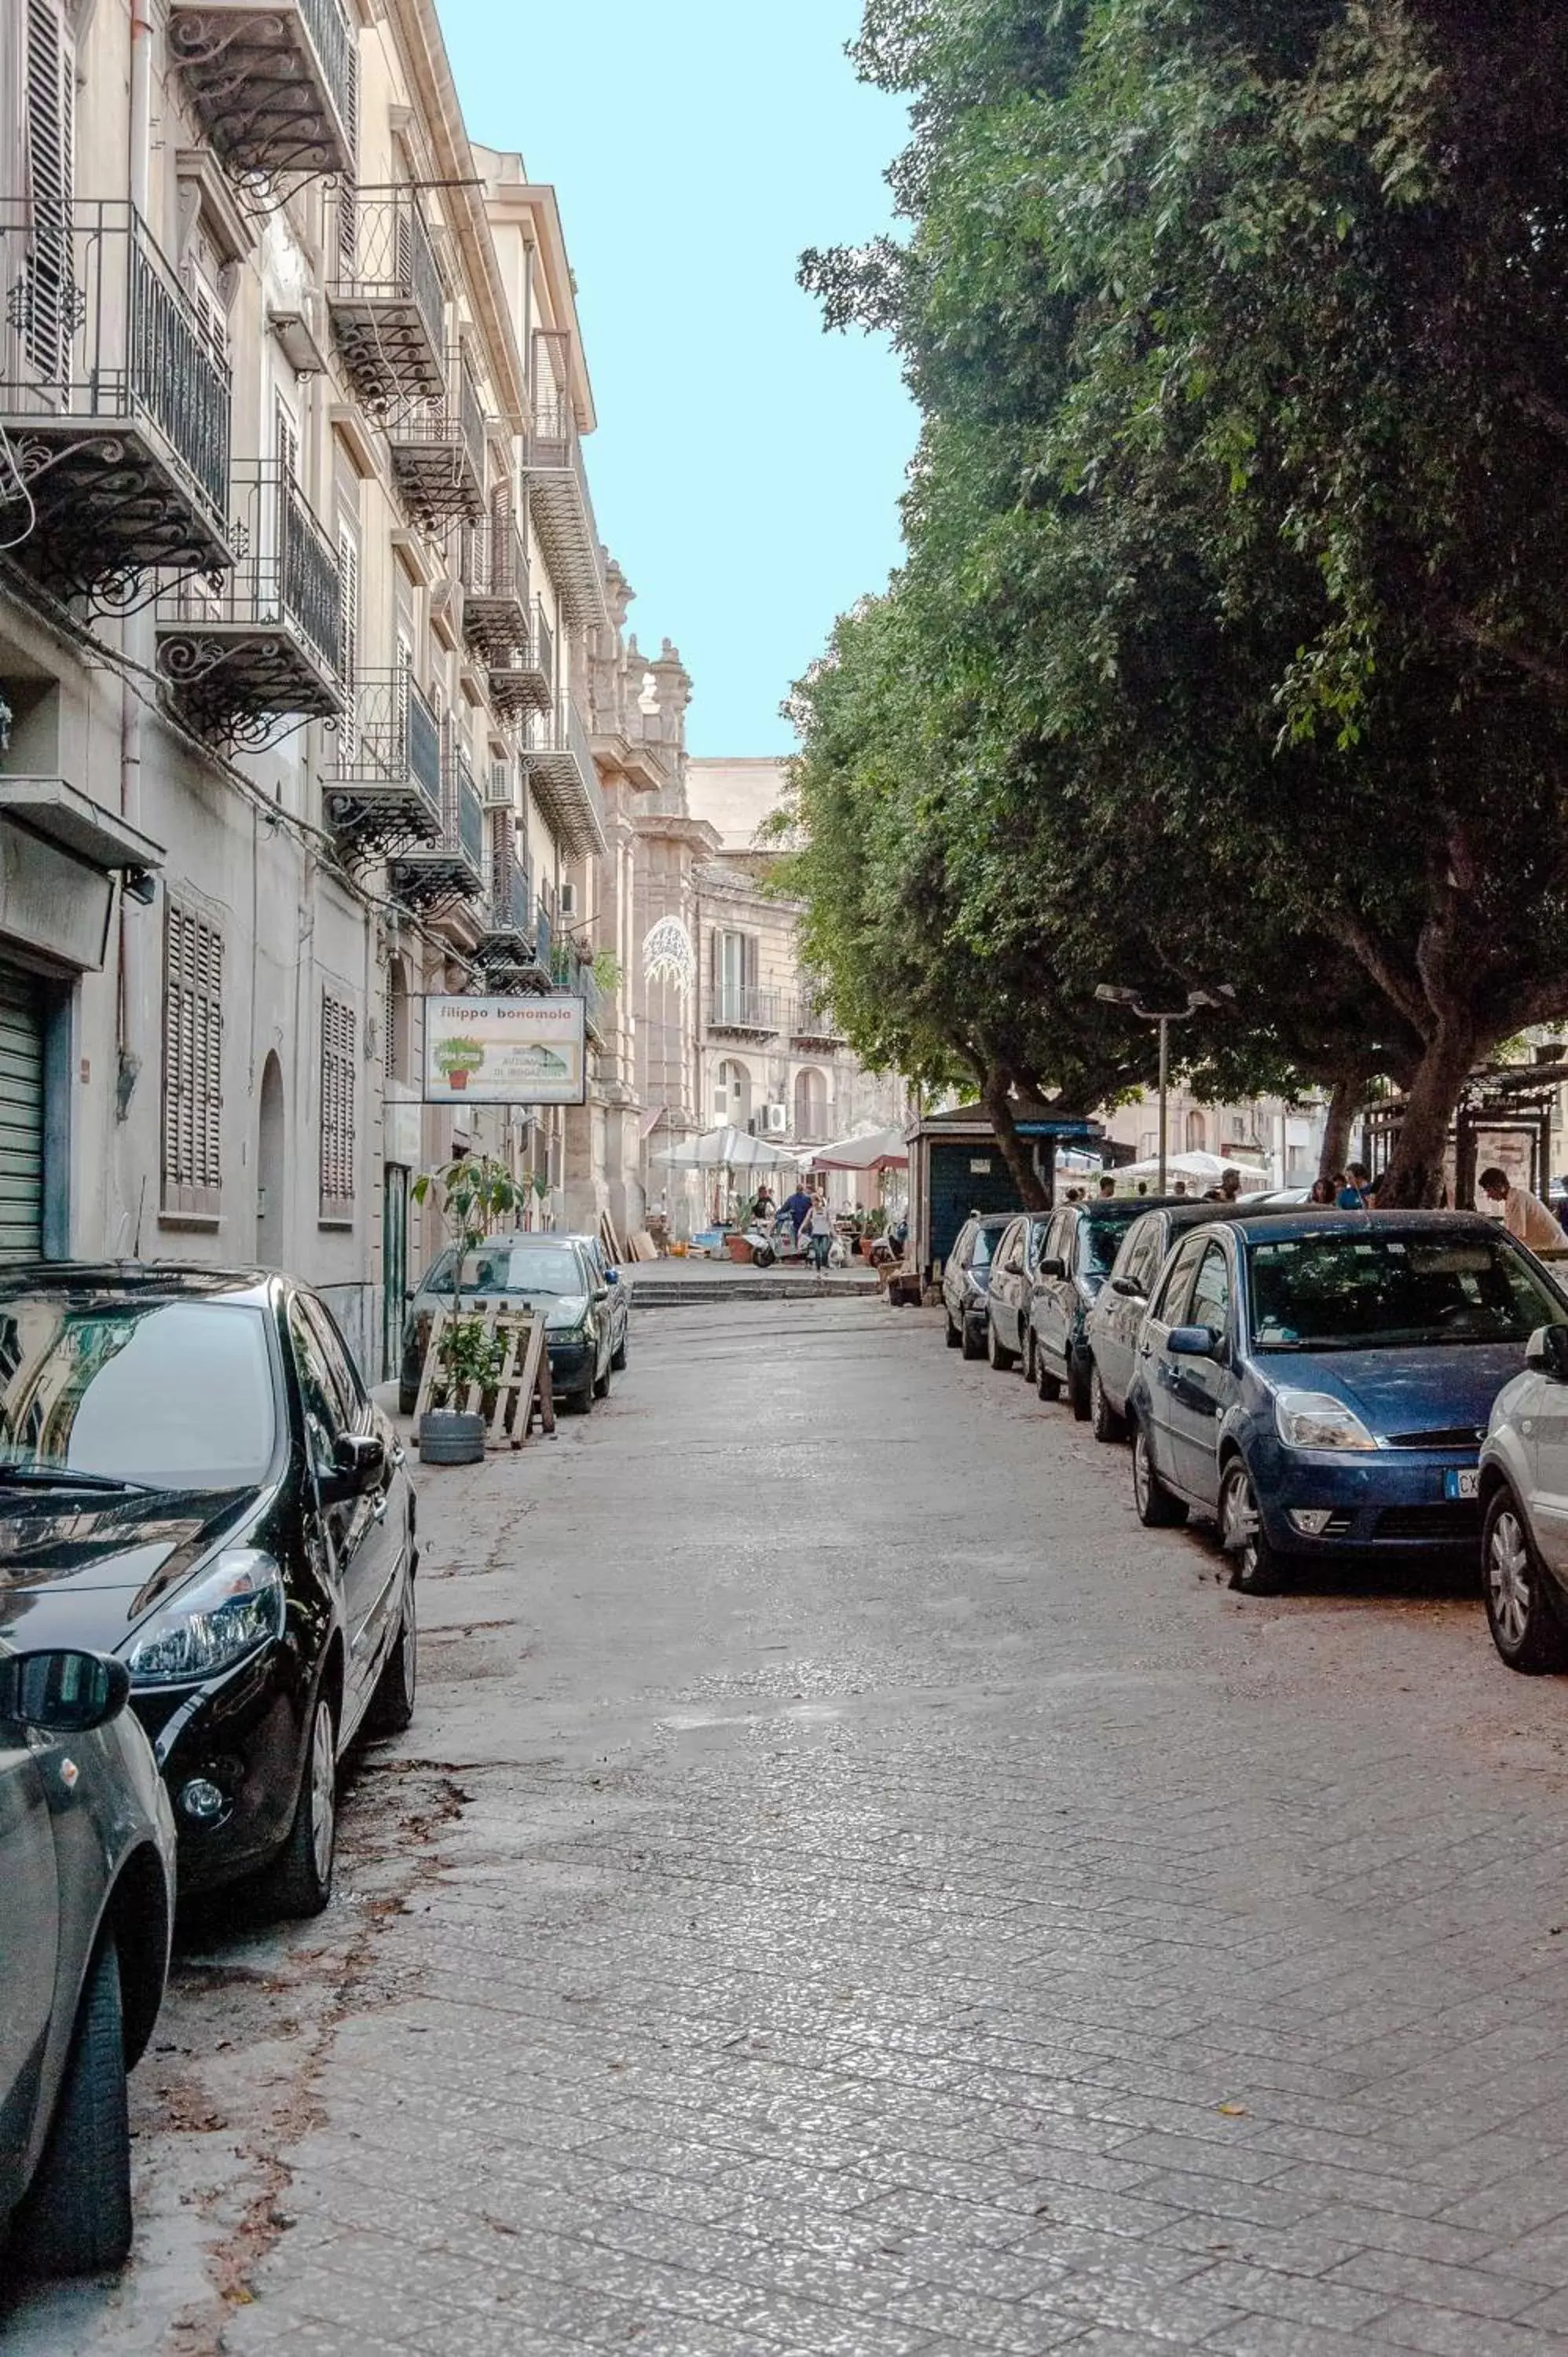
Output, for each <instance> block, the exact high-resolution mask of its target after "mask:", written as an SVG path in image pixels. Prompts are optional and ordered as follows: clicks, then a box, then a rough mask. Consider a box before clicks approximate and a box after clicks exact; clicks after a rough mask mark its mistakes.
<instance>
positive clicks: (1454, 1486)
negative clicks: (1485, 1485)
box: [1443, 1465, 1481, 1498]
mask: <svg viewBox="0 0 1568 2357" xmlns="http://www.w3.org/2000/svg"><path fill="white" fill-rule="evenodd" d="M1480 1489H1481V1469H1480V1467H1479V1466H1478V1465H1464V1466H1451V1467H1450V1468H1449V1469H1448V1471H1447V1472H1446V1473H1444V1476H1443V1494H1444V1497H1445V1498H1475V1497H1478V1496H1479V1495H1480Z"/></svg>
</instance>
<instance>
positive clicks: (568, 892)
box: [561, 884, 577, 917]
mask: <svg viewBox="0 0 1568 2357" xmlns="http://www.w3.org/2000/svg"><path fill="white" fill-rule="evenodd" d="M576 913H577V888H576V886H575V884H563V885H562V887H561V914H562V915H563V916H564V917H575V915H576Z"/></svg>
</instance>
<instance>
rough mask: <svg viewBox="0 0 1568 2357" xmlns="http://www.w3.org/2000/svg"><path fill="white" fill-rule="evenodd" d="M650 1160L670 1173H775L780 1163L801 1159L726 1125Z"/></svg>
mask: <svg viewBox="0 0 1568 2357" xmlns="http://www.w3.org/2000/svg"><path fill="white" fill-rule="evenodd" d="M652 1159H653V1160H654V1161H655V1162H660V1163H662V1164H664V1166H665V1167H666V1168H668V1169H671V1170H774V1169H777V1168H779V1165H780V1164H781V1163H789V1164H791V1165H792V1164H795V1163H798V1162H799V1161H800V1154H799V1153H798V1152H797V1150H796V1149H795V1147H794V1146H770V1145H769V1144H768V1140H767V1139H766V1138H765V1137H753V1135H751V1132H750V1131H749V1130H746V1129H736V1127H735V1126H734V1125H733V1124H730V1123H725V1125H724V1126H723V1127H722V1128H720V1129H710V1130H709V1131H707V1133H706V1134H705V1135H703V1136H702V1137H691V1138H687V1139H686V1140H685V1141H684V1143H683V1144H682V1145H680V1146H666V1147H665V1149H664V1151H663V1153H662V1154H656V1155H654V1156H653V1157H652Z"/></svg>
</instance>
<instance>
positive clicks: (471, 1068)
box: [435, 1032, 485, 1092]
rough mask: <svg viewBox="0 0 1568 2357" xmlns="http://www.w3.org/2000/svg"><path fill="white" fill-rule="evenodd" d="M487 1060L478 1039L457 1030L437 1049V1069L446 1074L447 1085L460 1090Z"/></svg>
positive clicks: (464, 1087) (465, 1086)
mask: <svg viewBox="0 0 1568 2357" xmlns="http://www.w3.org/2000/svg"><path fill="white" fill-rule="evenodd" d="M484 1060H485V1051H484V1048H483V1047H482V1045H481V1044H480V1042H479V1041H478V1039H467V1037H466V1036H465V1035H464V1034H463V1033H462V1032H455V1033H454V1034H453V1035H452V1036H451V1037H450V1038H449V1039H443V1040H442V1041H441V1043H440V1045H439V1046H438V1047H437V1049H436V1050H435V1069H436V1071H438V1072H442V1073H444V1074H445V1075H446V1085H447V1087H448V1088H450V1089H455V1090H456V1091H458V1092H461V1091H462V1090H464V1089H466V1088H467V1085H468V1080H469V1076H470V1075H471V1074H472V1073H474V1072H477V1071H478V1070H479V1067H480V1066H481V1064H483V1062H484Z"/></svg>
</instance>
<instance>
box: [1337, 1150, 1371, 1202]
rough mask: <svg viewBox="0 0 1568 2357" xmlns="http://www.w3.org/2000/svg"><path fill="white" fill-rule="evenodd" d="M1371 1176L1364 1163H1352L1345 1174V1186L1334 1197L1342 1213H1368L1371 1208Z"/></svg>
mask: <svg viewBox="0 0 1568 2357" xmlns="http://www.w3.org/2000/svg"><path fill="white" fill-rule="evenodd" d="M1371 1187H1372V1174H1371V1172H1370V1171H1369V1169H1368V1168H1367V1166H1366V1164H1365V1163H1364V1162H1352V1163H1350V1164H1349V1165H1348V1168H1347V1169H1346V1172H1345V1184H1344V1185H1343V1187H1341V1188H1340V1189H1339V1192H1338V1194H1337V1196H1336V1197H1335V1199H1334V1200H1335V1201H1336V1202H1337V1205H1338V1207H1339V1209H1340V1210H1341V1211H1370V1210H1371V1208H1372V1196H1371Z"/></svg>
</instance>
